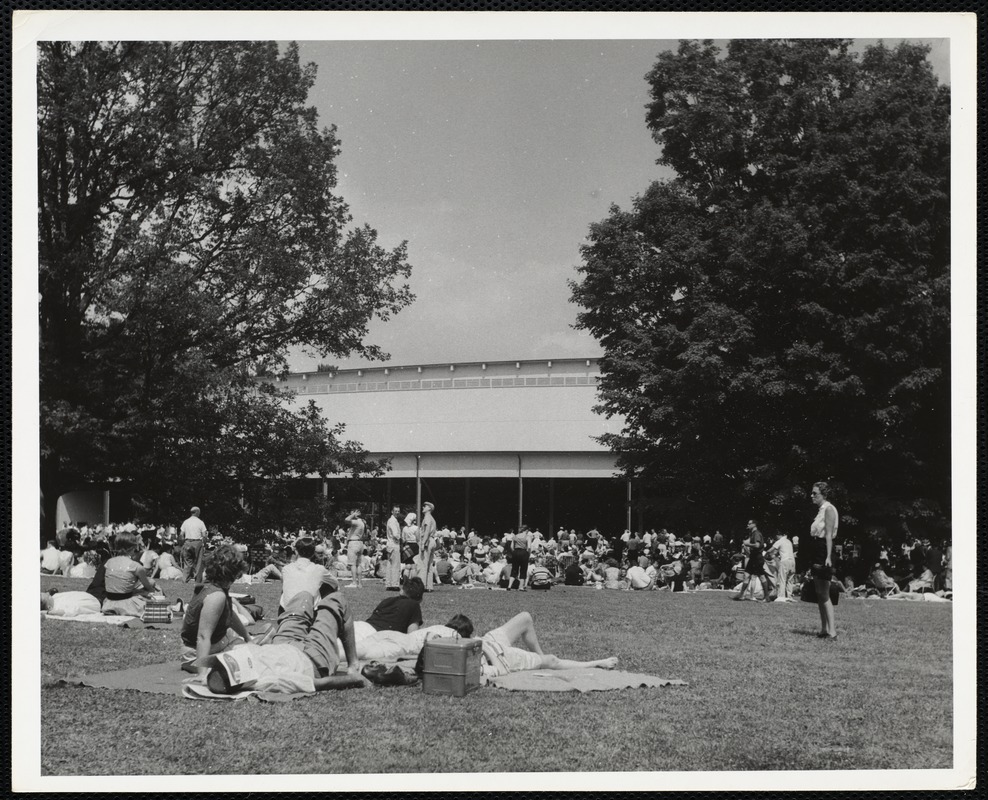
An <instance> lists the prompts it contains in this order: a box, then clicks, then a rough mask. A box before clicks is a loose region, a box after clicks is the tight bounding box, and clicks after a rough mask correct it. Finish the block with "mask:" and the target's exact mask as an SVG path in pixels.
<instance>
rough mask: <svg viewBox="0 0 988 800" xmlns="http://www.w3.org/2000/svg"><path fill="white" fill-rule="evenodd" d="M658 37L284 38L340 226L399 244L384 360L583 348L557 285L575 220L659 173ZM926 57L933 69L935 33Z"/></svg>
mask: <svg viewBox="0 0 988 800" xmlns="http://www.w3.org/2000/svg"><path fill="white" fill-rule="evenodd" d="M886 41H887V43H888V44H890V45H892V44H894V42H895V41H897V40H891V39H890V40H886ZM676 46H677V42H676V41H671V40H670V41H656V40H650V41H631V40H608V41H572V40H571V41H517V42H510V41H490V42H448V41H445V42H444V41H412V42H371V41H349V42H302V43H300V48H301V59H302V61H303V62H310V61H311V62H314V63H315V64H316V65H317V67H318V77H317V80H316V84H315V86H314V87H313V89H312V91H311V92H310V95H309V100H310V102H311V103H312V104H313V105H315V106H316V108H317V109H318V110H319V118H320V123H321V124H323V125H329V124H335V125H336V126H337V128H338V135H339V138H340V140H341V143H342V154H341V155H340V157H339V160H338V164H337V165H338V168H339V184H338V187H337V188H338V191H339V193H340V194H341V195H342V196H343V197H344V198H345V199H346V201H347V202H348V203H349V205H350V209H351V212H352V214H353V216H354V222H355V223H357V224H363V223H365V222H366V223H369V224H370V225H372V226H373V227H374V228H376V229H377V231H378V234H379V237H380V241H381V243H382V244H384V245H385V246H388V247H391V246H394V245H395V244H397V243H398V242H400V241H401V240H403V239H407V240H408V258H409V262H410V263H411V264H412V267H413V272H412V277H411V281H410V283H411V288H412V291H413V292H414V293H415V294H416V296H417V299H416V301H415V302H414V303H413V304H412V305H411V306H409V307H408V308H407V309H405V310H404V311H403V312H401V313H400V314H399V315H398V316H396V317H395V318H394V319H392V320H391V321H389V322H388V323H386V324H382V323H374V324H373V325H372V327H371V335H370V337H369V340H370V341H371V342H373V343H375V344H379V345H381V346H382V347H383V348H384V349H385V350H386V351H388V352H389V353H390V354H391V356H392V359H391V363H392V364H395V365H398V364H416V363H434V362H445V361H479V360H487V361H494V360H514V359H528V358H547V359H551V358H563V357H568V356H575V357H587V356H595V355H598V354H599V353H600V347H599V345H598V344H597V343H596V341H595V340H594V339H593V338H592V337H590V336H589V335H588V334H586V333H584V332H580V331H575V330H573V328H572V325H573V323H574V322H575V319H576V312H577V308H576V306H574V305H573V304H572V303H570V302H569V288H568V286H567V283H566V282H567V280H568V279H571V278H574V277H575V276H576V273H575V267H576V266H577V265H578V264H579V263H580V252H579V247H580V244H581V243H582V242H583V241H584V239H585V237H586V234H587V231H588V228H589V225H590V224H591V223H592V222H594V221H597V220H600V219H603V218H604V217H605V216H606V215H607V212H608V208H609V206H610V205H611V204H612V203H616V204H618V205H620V206H622V207H627V206H629V205H630V201H631V200H632V198H633V197H634V196H635V195H636V194H639V193H640V192H642V191H644V190H645V188H646V187H647V186H648V185H649V183H650V182H651V181H653V180H656V179H658V178H664V177H671V174H670V172H669V171H668V170H666V169H665V168H662V167H659V166H657V165H656V163H655V162H656V159H657V158H658V157H659V154H660V153H659V148H658V146H657V145H656V144H655V143H654V142H653V141H652V139H651V136H650V135H649V132H648V129H647V128H646V127H645V105H646V103H647V102H648V99H649V98H648V86H647V84H646V82H645V79H644V76H645V74H646V73H647V72H648V71H649V69H650V68H651V66H652V65H653V63H654V62H655V58H656V55H657V54H658V53H659V52H660V51H662V50H671V49H675V47H676ZM931 58H932V60H933V62H934V66H935V68H936V69H937V72H938V74H939V75H940V76H941V79H943V80H947V63H948V54H947V46H946V44H945V43H942V44H941V43H940V42H937V43H936V44H935V46H934V50H933V54H932V56H931ZM323 360H325V361H332V359H318V358H306V357H303V356H301V355H297V356H295V357H293V358H292V360H291V367H292V368H293V369H295V370H306V369H314V368H315V365H316V364H317V363H319V362H320V361H323ZM334 363H339V364H340V365H341V366H353V365H356V364H357V363H358V362H357V361H356V360H350V361H342V362H334Z"/></svg>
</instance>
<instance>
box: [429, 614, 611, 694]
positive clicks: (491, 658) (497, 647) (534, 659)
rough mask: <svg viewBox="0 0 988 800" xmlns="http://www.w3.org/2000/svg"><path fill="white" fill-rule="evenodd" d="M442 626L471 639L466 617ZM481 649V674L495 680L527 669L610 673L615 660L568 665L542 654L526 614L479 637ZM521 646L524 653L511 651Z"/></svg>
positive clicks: (579, 662)
mask: <svg viewBox="0 0 988 800" xmlns="http://www.w3.org/2000/svg"><path fill="white" fill-rule="evenodd" d="M446 625H447V626H448V627H450V628H453V629H454V630H456V631H457V632H458V633H459V634H460V635H461V636H463V637H464V638H469V637H470V636H472V635H473V623H472V622H471V621H470V618H469V617H466V616H464V615H463V614H457V615H456V616H454V617H453V618H452V619H451V620H450V621H449V622H447V623H446ZM480 640H481V643H482V645H483V659H482V664H481V672H482V674H483V675H484V677H485V678H496V677H499V676H501V675H507V674H508V673H510V672H522V671H523V670H530V669H581V668H584V667H597V668H599V669H614V668H615V667H616V666H617V664H618V660H617V658H615V657H613V656H612V657H610V658H601V659H598V660H596V661H571V660H570V659H566V658H559V657H558V656H555V655H553V654H551V653H544V652H542V647H541V646H540V645H539V637H538V636H537V635H536V633H535V621H534V620H533V619H532V615H531V614H529V613H528V612H527V611H522V612H521V613H520V614H516V615H515V616H513V617H512V618H511V619H509V620H508V621H507V622H505V623H504V624H503V625H502V626H501V627H499V628H495V629H494V630H492V631H490V632H488V633H485V634H484V635H483V636H482V637H480ZM516 643H521V644H524V645H525V647H526V648H528V649H522V648H520V647H515V644H516Z"/></svg>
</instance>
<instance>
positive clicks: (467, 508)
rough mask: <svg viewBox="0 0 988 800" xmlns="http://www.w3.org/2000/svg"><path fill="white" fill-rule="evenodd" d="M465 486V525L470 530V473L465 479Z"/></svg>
mask: <svg viewBox="0 0 988 800" xmlns="http://www.w3.org/2000/svg"><path fill="white" fill-rule="evenodd" d="M464 483H465V487H464V489H463V527H465V528H466V529H467V532H468V533H469V531H470V476H469V475H468V476H467V477H466V479H465V481H464Z"/></svg>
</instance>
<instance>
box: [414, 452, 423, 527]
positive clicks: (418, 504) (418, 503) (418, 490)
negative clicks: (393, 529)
mask: <svg viewBox="0 0 988 800" xmlns="http://www.w3.org/2000/svg"><path fill="white" fill-rule="evenodd" d="M421 467H422V456H420V455H416V456H415V521H416V524H418V523H419V522H421V521H422V520H421V517H422V476H421V475H420V471H421Z"/></svg>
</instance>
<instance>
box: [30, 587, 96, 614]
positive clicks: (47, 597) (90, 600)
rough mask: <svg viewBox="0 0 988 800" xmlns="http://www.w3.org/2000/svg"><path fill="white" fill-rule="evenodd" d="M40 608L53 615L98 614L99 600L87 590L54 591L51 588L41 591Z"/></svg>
mask: <svg viewBox="0 0 988 800" xmlns="http://www.w3.org/2000/svg"><path fill="white" fill-rule="evenodd" d="M41 610H42V611H47V612H48V613H49V614H50V615H51V616H53V617H78V616H82V615H84V614H99V613H100V604H99V600H97V599H96V598H95V597H93V596H92V595H91V594H89V592H55V590H51V591H48V592H42V593H41Z"/></svg>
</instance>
